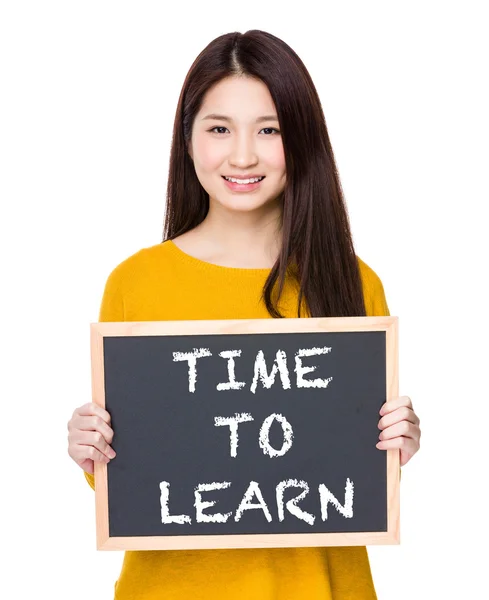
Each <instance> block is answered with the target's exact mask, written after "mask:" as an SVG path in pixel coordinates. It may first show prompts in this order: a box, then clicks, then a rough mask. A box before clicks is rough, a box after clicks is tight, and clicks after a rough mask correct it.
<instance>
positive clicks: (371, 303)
mask: <svg viewBox="0 0 489 600" xmlns="http://www.w3.org/2000/svg"><path fill="white" fill-rule="evenodd" d="M357 261H358V266H359V270H360V277H361V280H362V286H363V296H364V299H365V308H366V310H367V315H368V316H388V315H389V308H388V306H387V300H386V297H385V292H384V286H383V284H382V281H381V279H380V277H379V276H378V275H377V273H376V272H375V271H374V270H373V269H372V267H370V266H369V265H368V264H367V263H366V262H364V261H363V260H362V259H361V258H360V257H358V256H357Z"/></svg>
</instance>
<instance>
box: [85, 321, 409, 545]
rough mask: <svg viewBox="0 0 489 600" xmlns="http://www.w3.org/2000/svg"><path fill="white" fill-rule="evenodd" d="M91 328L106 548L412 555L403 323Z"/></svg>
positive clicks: (101, 531)
mask: <svg viewBox="0 0 489 600" xmlns="http://www.w3.org/2000/svg"><path fill="white" fill-rule="evenodd" d="M91 327H92V374H93V392H94V394H93V395H94V402H97V403H98V404H100V405H101V406H103V407H105V408H106V409H107V410H108V412H109V413H110V415H111V419H112V428H113V430H114V440H113V443H112V446H113V448H114V450H115V451H116V453H117V456H116V458H115V459H114V460H112V461H111V462H110V463H109V464H108V465H97V466H96V467H97V468H96V472H95V480H96V507H97V540H98V548H99V549H176V548H180V549H182V548H188V549H191V548H218V547H220V548H224V547H228V548H229V547H264V546H267V547H271V546H275V547H280V546H319V545H322V546H326V545H358V544H361V545H365V544H373V543H378V544H392V543H399V515H398V512H399V499H398V494H399V456H398V451H395V450H392V451H388V452H386V451H381V450H378V449H377V448H376V447H375V444H376V443H377V441H378V434H379V429H378V421H379V418H380V417H379V409H380V407H381V406H382V404H383V403H384V402H385V401H386V399H388V398H390V397H393V396H396V395H397V394H398V391H397V385H398V376H397V373H398V360H397V318H396V317H356V318H355V317H354V318H335V319H331V318H330V319H282V320H278V319H277V320H275V319H259V320H239V321H172V322H170V321H166V322H163V321H161V322H160V321H158V322H138V323H135V322H124V323H95V324H92V325H91Z"/></svg>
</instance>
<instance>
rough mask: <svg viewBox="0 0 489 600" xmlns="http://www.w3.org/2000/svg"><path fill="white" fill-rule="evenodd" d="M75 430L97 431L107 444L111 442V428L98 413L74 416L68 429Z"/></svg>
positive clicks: (112, 432) (112, 435)
mask: <svg viewBox="0 0 489 600" xmlns="http://www.w3.org/2000/svg"><path fill="white" fill-rule="evenodd" d="M77 430H81V431H98V432H99V433H101V434H102V435H103V436H104V438H105V439H106V441H107V442H108V443H109V444H110V443H112V440H113V438H114V431H113V429H112V428H111V427H110V426H109V425H107V423H106V422H105V421H104V420H103V419H101V418H100V417H99V416H98V415H90V416H86V417H85V416H78V417H74V418H73V419H72V423H71V426H70V427H69V431H70V432H76V431H77Z"/></svg>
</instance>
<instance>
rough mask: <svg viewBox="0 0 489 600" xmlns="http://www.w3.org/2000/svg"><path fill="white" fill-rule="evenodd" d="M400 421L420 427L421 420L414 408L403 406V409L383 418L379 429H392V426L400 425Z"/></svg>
mask: <svg viewBox="0 0 489 600" xmlns="http://www.w3.org/2000/svg"><path fill="white" fill-rule="evenodd" d="M400 421H409V422H410V423H413V424H414V425H419V418H418V416H417V415H416V413H415V412H414V410H413V409H412V408H408V407H407V406H401V408H398V409H396V410H394V411H392V412H391V413H388V414H387V415H385V416H384V417H382V418H381V419H380V421H379V424H378V427H379V429H385V428H386V427H390V426H391V425H394V424H395V423H399V422H400Z"/></svg>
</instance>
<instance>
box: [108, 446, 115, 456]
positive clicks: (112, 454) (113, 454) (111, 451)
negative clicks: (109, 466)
mask: <svg viewBox="0 0 489 600" xmlns="http://www.w3.org/2000/svg"><path fill="white" fill-rule="evenodd" d="M109 456H110V458H114V456H115V452H114V450H112V448H111V449H110V450H109Z"/></svg>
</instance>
